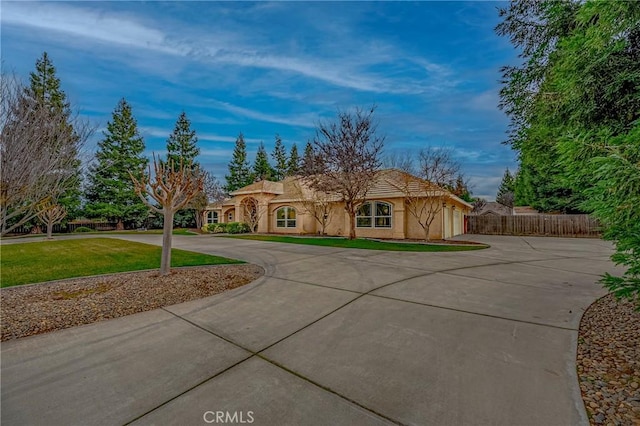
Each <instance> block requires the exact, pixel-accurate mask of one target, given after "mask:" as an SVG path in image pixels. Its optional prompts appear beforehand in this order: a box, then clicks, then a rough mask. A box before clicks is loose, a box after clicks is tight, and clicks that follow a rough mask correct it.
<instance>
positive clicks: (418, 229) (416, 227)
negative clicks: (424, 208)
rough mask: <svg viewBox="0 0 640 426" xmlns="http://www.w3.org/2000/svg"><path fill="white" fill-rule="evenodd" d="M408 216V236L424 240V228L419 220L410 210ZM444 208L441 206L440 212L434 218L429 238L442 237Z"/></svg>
mask: <svg viewBox="0 0 640 426" xmlns="http://www.w3.org/2000/svg"><path fill="white" fill-rule="evenodd" d="M419 207H421V206H419ZM406 216H407V233H406V238H411V239H417V240H424V229H423V228H422V226H420V223H419V222H418V220H417V219H416V218H415V217H414V216H413V215H412V214H411V213H409V212H408V211H407V212H406ZM442 217H443V210H442V208H441V210H440V212H438V213H437V214H436V217H434V218H433V222H431V226H430V227H429V239H433V240H439V239H442V225H443V221H442Z"/></svg>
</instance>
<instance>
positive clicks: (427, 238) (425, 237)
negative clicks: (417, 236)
mask: <svg viewBox="0 0 640 426" xmlns="http://www.w3.org/2000/svg"><path fill="white" fill-rule="evenodd" d="M422 229H424V240H425V241H426V242H429V225H425V226H423V227H422Z"/></svg>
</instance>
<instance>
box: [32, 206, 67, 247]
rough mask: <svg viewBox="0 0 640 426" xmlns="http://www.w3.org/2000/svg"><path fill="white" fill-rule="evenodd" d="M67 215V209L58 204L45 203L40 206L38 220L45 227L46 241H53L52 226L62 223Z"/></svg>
mask: <svg viewBox="0 0 640 426" xmlns="http://www.w3.org/2000/svg"><path fill="white" fill-rule="evenodd" d="M66 215H67V209H65V208H64V206H62V205H60V204H54V203H52V202H46V203H44V204H42V205H41V207H40V209H39V211H38V218H39V219H40V220H41V221H42V223H44V224H45V226H46V227H47V239H48V240H51V239H53V225H55V224H56V223H60V222H62V219H64V218H65V216H66Z"/></svg>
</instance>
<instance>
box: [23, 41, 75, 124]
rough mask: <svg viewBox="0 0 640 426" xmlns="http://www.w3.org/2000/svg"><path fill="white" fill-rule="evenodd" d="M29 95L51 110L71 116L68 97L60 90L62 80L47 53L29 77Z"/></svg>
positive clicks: (38, 61) (39, 60)
mask: <svg viewBox="0 0 640 426" xmlns="http://www.w3.org/2000/svg"><path fill="white" fill-rule="evenodd" d="M29 83H30V86H29V88H28V89H27V91H28V92H29V94H30V95H31V96H33V97H34V98H36V99H38V100H40V102H42V103H43V104H44V105H46V106H48V107H49V108H55V109H58V110H62V111H65V112H66V113H67V114H70V113H71V112H70V107H69V102H68V101H67V95H66V94H65V93H64V92H63V91H62V89H61V88H60V79H59V78H58V77H56V68H55V67H54V66H53V63H52V62H51V59H50V58H49V55H48V54H47V52H44V53H43V54H42V57H41V58H40V59H38V60H36V70H35V71H34V72H31V73H30V75H29Z"/></svg>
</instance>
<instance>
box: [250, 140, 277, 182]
mask: <svg viewBox="0 0 640 426" xmlns="http://www.w3.org/2000/svg"><path fill="white" fill-rule="evenodd" d="M253 175H254V176H255V178H256V179H257V180H273V179H274V175H275V171H274V170H273V167H271V164H269V157H268V156H267V151H266V150H265V149H264V144H263V143H262V142H260V146H259V147H258V152H257V153H256V160H255V162H254V163H253Z"/></svg>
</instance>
